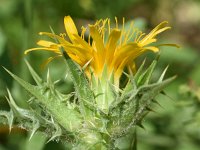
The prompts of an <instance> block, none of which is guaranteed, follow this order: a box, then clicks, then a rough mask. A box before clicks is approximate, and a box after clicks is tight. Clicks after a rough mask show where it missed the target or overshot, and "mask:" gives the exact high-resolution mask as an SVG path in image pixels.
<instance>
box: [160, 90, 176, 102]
mask: <svg viewBox="0 0 200 150" xmlns="http://www.w3.org/2000/svg"><path fill="white" fill-rule="evenodd" d="M160 93H161V94H162V95H164V96H166V97H168V98H169V99H170V100H172V101H175V99H173V98H172V97H170V96H169V95H167V94H166V93H165V91H161V92H160Z"/></svg>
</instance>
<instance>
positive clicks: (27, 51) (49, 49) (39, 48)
mask: <svg viewBox="0 0 200 150" xmlns="http://www.w3.org/2000/svg"><path fill="white" fill-rule="evenodd" d="M37 50H45V51H51V52H54V53H57V54H61V52H60V51H59V50H58V49H55V48H46V47H38V48H31V49H27V50H26V51H25V52H24V54H25V55H26V54H27V53H29V52H31V51H37Z"/></svg>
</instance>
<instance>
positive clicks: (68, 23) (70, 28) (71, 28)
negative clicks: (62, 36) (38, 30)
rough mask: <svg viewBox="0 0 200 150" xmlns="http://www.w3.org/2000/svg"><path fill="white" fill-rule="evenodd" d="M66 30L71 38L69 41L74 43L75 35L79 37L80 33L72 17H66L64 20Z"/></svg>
mask: <svg viewBox="0 0 200 150" xmlns="http://www.w3.org/2000/svg"><path fill="white" fill-rule="evenodd" d="M64 24H65V30H66V32H67V34H68V36H69V39H70V40H71V41H72V43H74V34H75V35H78V31H77V29H76V26H75V24H74V21H73V20H72V18H71V17H70V16H65V18H64Z"/></svg>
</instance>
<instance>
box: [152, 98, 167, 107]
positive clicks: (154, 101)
mask: <svg viewBox="0 0 200 150" xmlns="http://www.w3.org/2000/svg"><path fill="white" fill-rule="evenodd" d="M152 102H153V103H155V104H157V105H158V106H160V107H161V108H163V109H164V107H163V106H162V105H160V103H158V101H156V100H155V99H153V100H152Z"/></svg>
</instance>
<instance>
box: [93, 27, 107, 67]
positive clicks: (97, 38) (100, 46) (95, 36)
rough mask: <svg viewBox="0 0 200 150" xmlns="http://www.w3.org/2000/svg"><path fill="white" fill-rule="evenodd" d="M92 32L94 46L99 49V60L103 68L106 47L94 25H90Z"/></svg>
mask: <svg viewBox="0 0 200 150" xmlns="http://www.w3.org/2000/svg"><path fill="white" fill-rule="evenodd" d="M90 34H91V36H92V38H93V44H94V48H95V49H96V51H97V55H98V62H99V64H100V66H101V67H102V68H103V66H104V61H105V57H104V55H105V48H104V43H103V39H102V37H101V35H100V34H99V32H98V30H97V29H96V28H95V26H94V25H90Z"/></svg>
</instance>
